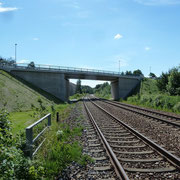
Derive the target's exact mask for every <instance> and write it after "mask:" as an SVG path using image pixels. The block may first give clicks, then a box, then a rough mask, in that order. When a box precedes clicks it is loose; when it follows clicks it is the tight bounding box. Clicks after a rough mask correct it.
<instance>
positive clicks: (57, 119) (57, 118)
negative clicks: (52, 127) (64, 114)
mask: <svg viewBox="0 0 180 180" xmlns="http://www.w3.org/2000/svg"><path fill="white" fill-rule="evenodd" d="M56 122H59V112H57V114H56Z"/></svg>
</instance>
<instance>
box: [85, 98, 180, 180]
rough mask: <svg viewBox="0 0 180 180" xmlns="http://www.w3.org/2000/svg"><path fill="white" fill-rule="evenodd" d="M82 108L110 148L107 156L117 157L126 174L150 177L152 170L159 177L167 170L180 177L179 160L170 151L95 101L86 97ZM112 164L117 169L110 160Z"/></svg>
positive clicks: (164, 174)
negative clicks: (87, 99) (86, 99)
mask: <svg viewBox="0 0 180 180" xmlns="http://www.w3.org/2000/svg"><path fill="white" fill-rule="evenodd" d="M85 108H86V109H87V112H88V114H89V116H90V117H91V119H94V122H93V123H94V124H96V126H97V127H96V129H97V131H98V134H100V136H102V137H101V138H102V139H103V141H104V142H105V144H106V145H105V146H107V147H108V148H109V149H110V150H107V151H108V152H109V154H110V156H111V157H110V159H112V157H115V159H116V160H115V161H117V159H118V161H119V163H118V164H120V167H121V168H120V169H122V168H123V169H124V171H125V174H126V175H127V176H128V177H129V178H132V179H135V178H137V177H139V178H143V179H145V178H148V177H149V176H151V177H152V174H153V175H154V176H155V178H158V177H161V178H163V177H166V175H167V174H170V175H171V176H172V177H173V178H177V179H178V178H180V160H179V159H178V158H177V157H176V156H174V155H173V154H171V152H168V151H167V150H165V149H164V148H162V147H161V146H159V145H157V144H156V143H155V142H153V141H151V140H149V139H148V138H147V137H145V136H144V135H142V134H141V133H139V132H138V131H136V130H135V129H133V128H131V127H130V126H129V125H127V124H126V123H124V122H122V121H121V120H120V119H118V118H116V117H115V116H113V115H112V114H111V113H110V112H108V111H106V110H105V109H103V108H102V107H101V106H100V105H98V104H97V103H95V102H93V101H91V100H89V101H87V102H85ZM90 114H91V115H90ZM97 116H98V117H97ZM94 126H95V125H94ZM111 151H112V152H111ZM113 165H114V166H115V169H118V167H116V165H115V163H114V160H113ZM116 171H117V170H116ZM121 172H122V171H119V174H120V175H121V178H122V179H124V178H125V177H124V176H123V175H122V173H121ZM154 176H153V177H154ZM126 178H127V177H126Z"/></svg>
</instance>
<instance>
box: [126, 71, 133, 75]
mask: <svg viewBox="0 0 180 180" xmlns="http://www.w3.org/2000/svg"><path fill="white" fill-rule="evenodd" d="M132 74H133V73H132V72H131V71H126V72H125V75H132Z"/></svg>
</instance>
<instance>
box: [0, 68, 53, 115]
mask: <svg viewBox="0 0 180 180" xmlns="http://www.w3.org/2000/svg"><path fill="white" fill-rule="evenodd" d="M38 98H41V100H42V101H43V103H44V105H46V106H49V105H51V104H52V102H51V101H49V100H48V99H46V98H45V97H44V96H42V95H41V94H39V93H37V92H36V91H34V90H33V89H31V88H29V87H28V86H26V85H25V84H23V83H21V82H20V81H18V80H17V79H15V78H14V77H12V76H11V75H9V74H8V73H6V72H4V71H0V109H2V108H5V109H7V110H8V111H9V112H13V111H15V112H17V111H27V110H31V105H34V106H38V102H37V99H38Z"/></svg>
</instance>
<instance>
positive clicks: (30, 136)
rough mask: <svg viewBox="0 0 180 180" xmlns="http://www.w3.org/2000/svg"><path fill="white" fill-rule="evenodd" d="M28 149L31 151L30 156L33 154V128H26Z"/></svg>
mask: <svg viewBox="0 0 180 180" xmlns="http://www.w3.org/2000/svg"><path fill="white" fill-rule="evenodd" d="M26 149H27V151H28V153H29V156H30V158H32V154H33V129H32V128H26Z"/></svg>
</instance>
